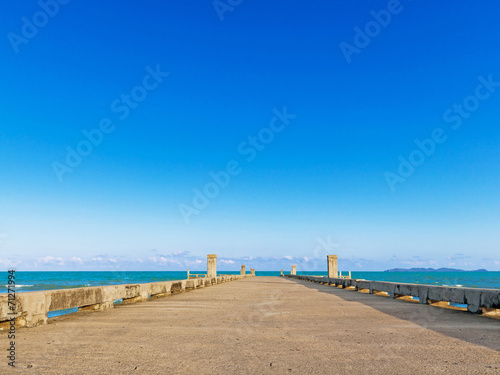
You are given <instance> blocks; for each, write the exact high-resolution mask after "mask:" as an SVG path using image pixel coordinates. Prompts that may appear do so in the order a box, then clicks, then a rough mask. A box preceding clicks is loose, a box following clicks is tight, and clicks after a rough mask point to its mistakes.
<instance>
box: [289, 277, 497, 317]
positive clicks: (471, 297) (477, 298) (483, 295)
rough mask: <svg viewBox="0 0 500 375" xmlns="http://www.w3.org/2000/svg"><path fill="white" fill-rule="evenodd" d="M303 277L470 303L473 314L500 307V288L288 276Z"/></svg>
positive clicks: (427, 300) (425, 300) (373, 290)
mask: <svg viewBox="0 0 500 375" xmlns="http://www.w3.org/2000/svg"><path fill="white" fill-rule="evenodd" d="M285 277H291V278H295V279H299V280H306V281H312V282H316V283H321V284H327V285H334V286H336V287H342V288H348V287H354V290H362V289H366V290H368V291H369V293H370V294H377V293H387V294H388V295H389V296H390V297H392V298H402V297H403V298H404V297H405V296H411V297H418V298H419V302H420V303H423V304H429V303H430V304H437V303H438V302H447V303H450V302H451V303H459V304H466V305H467V310H468V311H469V312H472V313H477V314H479V313H487V312H488V311H489V310H496V309H500V290H499V289H479V288H452V287H444V286H432V285H422V284H406V283H393V282H386V281H370V280H356V279H338V278H328V277H321V276H294V275H285Z"/></svg>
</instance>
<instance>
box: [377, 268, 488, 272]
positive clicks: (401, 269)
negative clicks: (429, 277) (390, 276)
mask: <svg viewBox="0 0 500 375" xmlns="http://www.w3.org/2000/svg"><path fill="white" fill-rule="evenodd" d="M384 272H488V270H485V269H484V268H481V269H478V270H461V269H456V268H438V269H435V268H392V269H390V270H385V271H384Z"/></svg>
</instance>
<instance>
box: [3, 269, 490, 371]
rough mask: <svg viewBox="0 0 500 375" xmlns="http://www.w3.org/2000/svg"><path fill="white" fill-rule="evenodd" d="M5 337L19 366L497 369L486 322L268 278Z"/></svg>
mask: <svg viewBox="0 0 500 375" xmlns="http://www.w3.org/2000/svg"><path fill="white" fill-rule="evenodd" d="M0 337H1V340H2V342H4V343H6V342H7V333H6V332H5V331H4V332H1V333H0ZM17 340H18V341H17V358H18V362H17V368H16V369H15V370H17V372H19V373H29V374H51V375H52V374H54V375H57V374H129V373H133V374H190V373H198V372H200V370H201V369H202V372H203V373H207V374H208V373H209V374H268V373H269V374H328V375H331V374H335V375H337V374H339V375H342V374H346V375H354V374H374V375H377V374H398V375H405V374H411V375H415V374H417V375H418V374H481V375H487V374H498V373H499V371H500V352H499V351H500V322H499V321H498V320H495V319H491V318H486V317H479V316H476V315H473V314H468V313H467V312H461V311H453V310H447V309H442V308H438V307H433V306H430V305H420V304H414V303H408V302H404V301H398V300H396V299H391V298H382V297H378V296H374V295H370V294H364V293H356V292H353V291H349V290H346V289H339V288H334V287H332V286H328V285H323V284H317V283H311V282H308V281H304V280H298V279H290V278H280V277H248V278H243V279H241V280H237V281H234V282H230V283H222V284H218V285H214V286H212V287H210V288H201V289H196V290H193V291H191V292H189V293H180V294H170V295H169V297H166V298H157V299H149V300H148V301H147V302H143V303H137V304H131V305H117V306H116V307H115V308H114V309H113V310H104V311H97V312H95V311H93V312H86V311H83V312H79V313H77V314H76V315H68V316H62V317H58V318H52V319H49V324H48V325H44V326H40V327H36V328H30V329H20V330H19V331H18V332H17ZM1 365H4V366H6V364H5V363H3V364H1ZM12 372H16V371H12Z"/></svg>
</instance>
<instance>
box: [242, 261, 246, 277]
mask: <svg viewBox="0 0 500 375" xmlns="http://www.w3.org/2000/svg"><path fill="white" fill-rule="evenodd" d="M245 272H246V271H245V265H244V264H243V265H242V266H241V274H242V275H244V274H245Z"/></svg>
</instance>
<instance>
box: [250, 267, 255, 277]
mask: <svg viewBox="0 0 500 375" xmlns="http://www.w3.org/2000/svg"><path fill="white" fill-rule="evenodd" d="M250 275H252V276H255V268H250Z"/></svg>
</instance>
